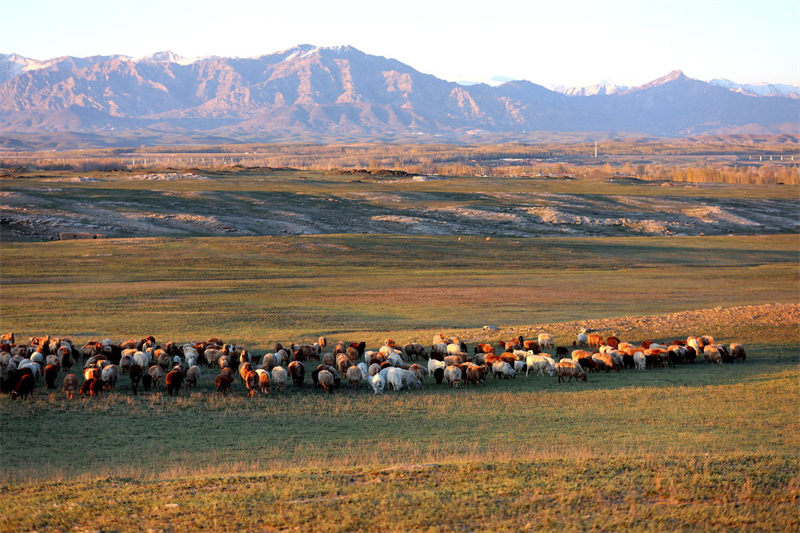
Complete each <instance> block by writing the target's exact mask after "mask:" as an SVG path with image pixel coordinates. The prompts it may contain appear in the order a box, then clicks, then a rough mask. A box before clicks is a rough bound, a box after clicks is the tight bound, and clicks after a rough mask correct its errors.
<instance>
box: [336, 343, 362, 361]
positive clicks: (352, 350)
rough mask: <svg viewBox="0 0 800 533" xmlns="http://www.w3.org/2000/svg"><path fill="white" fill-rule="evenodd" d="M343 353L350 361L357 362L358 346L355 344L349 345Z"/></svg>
mask: <svg viewBox="0 0 800 533" xmlns="http://www.w3.org/2000/svg"><path fill="white" fill-rule="evenodd" d="M344 353H345V355H346V356H347V358H348V359H349V360H350V362H351V363H353V364H356V363H357V362H358V357H359V355H358V348H356V347H355V346H350V347H349V348H347V349H346V350H345V352H344ZM336 359H337V360H338V359H339V358H338V357H337V358H336Z"/></svg>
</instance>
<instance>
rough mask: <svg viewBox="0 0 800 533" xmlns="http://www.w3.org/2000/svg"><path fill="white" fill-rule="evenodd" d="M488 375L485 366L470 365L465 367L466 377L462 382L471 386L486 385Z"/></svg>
mask: <svg viewBox="0 0 800 533" xmlns="http://www.w3.org/2000/svg"><path fill="white" fill-rule="evenodd" d="M488 375H489V368H488V367H487V366H486V365H475V364H470V365H468V366H467V377H466V379H465V380H464V381H465V382H466V383H470V384H472V385H480V384H481V383H483V385H486V376H488Z"/></svg>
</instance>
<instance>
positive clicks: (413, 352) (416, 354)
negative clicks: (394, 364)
mask: <svg viewBox="0 0 800 533" xmlns="http://www.w3.org/2000/svg"><path fill="white" fill-rule="evenodd" d="M403 351H404V352H406V356H408V358H409V360H411V359H419V358H420V357H428V354H427V353H426V352H425V347H424V346H423V345H422V344H420V343H418V342H410V343H408V344H406V345H405V346H403Z"/></svg>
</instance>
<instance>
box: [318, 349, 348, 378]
mask: <svg viewBox="0 0 800 533" xmlns="http://www.w3.org/2000/svg"><path fill="white" fill-rule="evenodd" d="M323 364H324V363H323ZM354 365H355V363H353V362H352V361H351V360H350V358H349V357H347V355H345V354H341V353H340V354H339V355H337V356H336V369H337V370H338V371H339V373H340V374H341V375H343V376H344V375H346V374H347V370H348V369H349V368H350V367H352V366H354ZM328 366H330V365H328Z"/></svg>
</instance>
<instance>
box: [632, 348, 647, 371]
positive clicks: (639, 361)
mask: <svg viewBox="0 0 800 533" xmlns="http://www.w3.org/2000/svg"><path fill="white" fill-rule="evenodd" d="M633 362H634V364H635V365H636V370H644V369H645V368H646V367H647V359H645V356H644V354H643V353H642V352H636V353H634V354H633Z"/></svg>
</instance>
